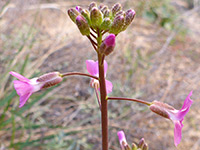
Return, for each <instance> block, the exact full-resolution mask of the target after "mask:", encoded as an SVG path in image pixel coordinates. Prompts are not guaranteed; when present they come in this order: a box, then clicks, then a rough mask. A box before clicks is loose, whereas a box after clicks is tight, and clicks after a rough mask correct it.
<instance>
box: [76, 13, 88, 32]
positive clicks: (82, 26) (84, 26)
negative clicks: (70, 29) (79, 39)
mask: <svg viewBox="0 0 200 150" xmlns="http://www.w3.org/2000/svg"><path fill="white" fill-rule="evenodd" d="M76 24H77V26H78V28H79V30H80V32H81V34H82V35H90V27H89V25H88V23H87V20H86V19H85V18H84V17H83V16H81V15H79V16H77V17H76Z"/></svg>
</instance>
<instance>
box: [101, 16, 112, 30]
mask: <svg viewBox="0 0 200 150" xmlns="http://www.w3.org/2000/svg"><path fill="white" fill-rule="evenodd" d="M110 26H111V20H110V18H104V19H103V22H102V24H101V26H100V29H101V30H109V29H110Z"/></svg>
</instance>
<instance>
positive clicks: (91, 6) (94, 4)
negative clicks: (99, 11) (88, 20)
mask: <svg viewBox="0 0 200 150" xmlns="http://www.w3.org/2000/svg"><path fill="white" fill-rule="evenodd" d="M93 7H97V4H96V3H95V2H92V3H90V5H89V8H88V9H89V11H91V10H92V8H93Z"/></svg>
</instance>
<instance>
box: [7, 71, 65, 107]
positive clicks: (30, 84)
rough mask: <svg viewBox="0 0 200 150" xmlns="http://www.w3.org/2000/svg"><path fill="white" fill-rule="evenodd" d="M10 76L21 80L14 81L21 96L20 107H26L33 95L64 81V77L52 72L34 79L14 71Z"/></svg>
mask: <svg viewBox="0 0 200 150" xmlns="http://www.w3.org/2000/svg"><path fill="white" fill-rule="evenodd" d="M10 74H11V75H13V76H14V77H16V78H18V79H19V80H14V81H13V83H14V88H15V90H16V92H17V94H18V95H19V96H20V100H19V107H22V106H24V104H25V103H26V101H27V100H28V99H29V97H30V96H31V95H32V94H33V93H35V92H37V91H39V90H41V89H43V88H47V87H50V86H53V85H56V84H58V83H60V82H61V81H62V77H61V76H60V73H58V72H51V73H48V74H44V75H42V76H40V77H37V78H33V79H27V78H25V77H24V76H22V75H20V74H18V73H16V72H14V71H11V72H10Z"/></svg>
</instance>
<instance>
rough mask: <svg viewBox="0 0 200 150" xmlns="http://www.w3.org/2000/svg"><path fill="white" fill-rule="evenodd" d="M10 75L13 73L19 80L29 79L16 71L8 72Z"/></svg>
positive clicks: (27, 80)
mask: <svg viewBox="0 0 200 150" xmlns="http://www.w3.org/2000/svg"><path fill="white" fill-rule="evenodd" d="M9 73H10V74H11V75H13V76H14V77H16V78H17V79H19V80H21V81H26V82H29V81H30V80H29V79H27V78H25V77H24V76H22V75H21V74H19V73H17V72H14V71H11V72H9Z"/></svg>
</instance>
